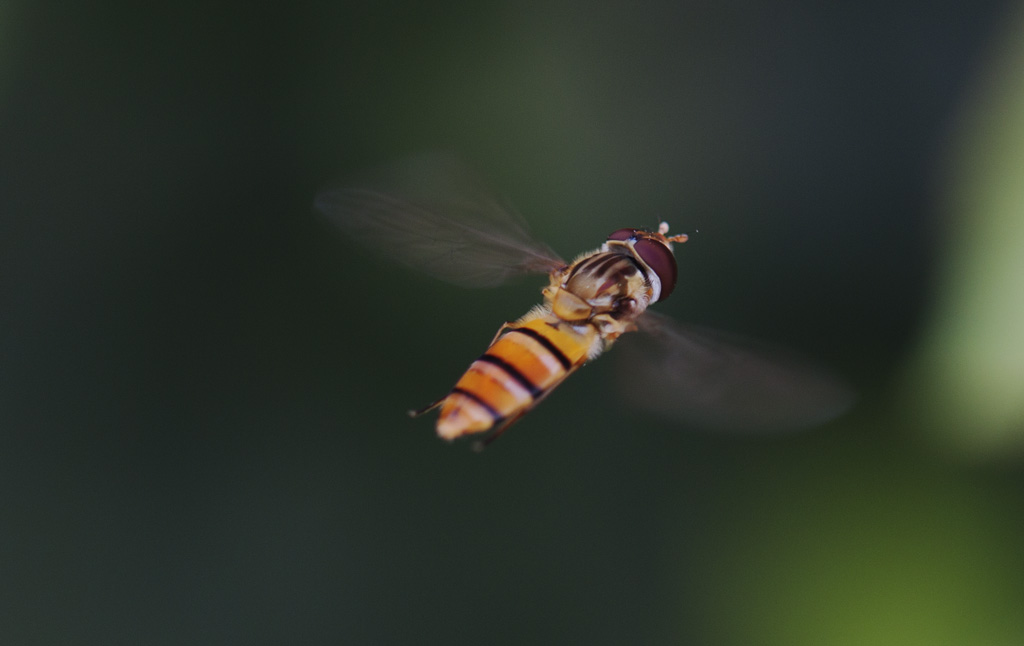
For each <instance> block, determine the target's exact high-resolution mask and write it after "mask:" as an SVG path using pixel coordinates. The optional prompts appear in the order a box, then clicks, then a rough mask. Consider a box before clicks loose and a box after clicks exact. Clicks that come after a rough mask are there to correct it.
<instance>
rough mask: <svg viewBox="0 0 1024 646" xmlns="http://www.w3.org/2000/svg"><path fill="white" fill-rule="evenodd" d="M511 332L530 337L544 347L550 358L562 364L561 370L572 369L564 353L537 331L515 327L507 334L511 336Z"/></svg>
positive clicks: (570, 362)
mask: <svg viewBox="0 0 1024 646" xmlns="http://www.w3.org/2000/svg"><path fill="white" fill-rule="evenodd" d="M512 332H518V333H520V334H525V335H526V336H528V337H530V338H531V339H533V340H534V341H536V342H537V343H539V344H541V345H542V346H544V349H545V350H547V351H548V352H550V353H551V356H553V357H554V358H555V359H558V363H560V364H562V367H563V368H565V369H566V370H568V369H569V368H572V361H569V357H567V356H565V353H564V352H562V351H561V350H559V349H558V346H556V345H555V344H554V343H552V342H551V340H550V339H548V338H547V337H546V336H544V335H543V334H541V333H540V332H538V331H537V330H534V329H532V328H528V327H517V328H513V329H512V330H511V331H510V332H509V334H511V333H512Z"/></svg>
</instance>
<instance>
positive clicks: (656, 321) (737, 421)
mask: <svg viewBox="0 0 1024 646" xmlns="http://www.w3.org/2000/svg"><path fill="white" fill-rule="evenodd" d="M638 324H639V326H640V329H641V332H644V333H643V334H631V335H627V336H624V337H623V338H622V340H621V341H620V342H619V346H617V347H616V350H620V352H619V353H618V354H619V356H620V359H621V360H622V362H623V363H622V364H620V367H621V369H620V370H619V374H620V375H622V380H621V388H622V390H623V392H624V394H625V395H626V396H627V397H628V400H629V401H630V402H631V403H633V404H634V405H638V406H642V407H643V408H644V409H646V410H650V411H652V412H655V413H657V414H660V415H662V416H665V417H668V418H671V419H673V420H678V421H682V422H684V423H686V424H688V425H691V426H695V427H699V428H704V429H709V430H732V431H746V432H777V431H786V430H799V429H802V428H807V427H811V426H815V425H818V424H822V423H824V422H827V421H828V420H830V419H833V418H835V417H837V416H839V415H840V414H842V413H843V412H844V411H846V410H847V409H848V408H849V407H850V406H851V405H852V403H853V401H854V395H853V391H852V390H851V389H850V388H849V387H848V386H847V385H846V384H845V383H843V381H842V380H840V379H839V378H837V377H836V376H835V375H833V374H832V373H831V372H829V371H828V370H827V369H825V368H822V367H820V366H818V365H815V364H814V363H812V362H810V361H807V360H805V359H802V358H800V357H797V356H795V355H793V354H792V353H788V352H786V351H782V350H779V349H776V348H772V347H769V346H767V345H765V344H761V343H758V342H755V341H752V340H750V339H746V338H743V337H741V336H738V335H732V334H727V333H725V332H719V331H715V330H710V329H707V328H701V327H696V326H683V325H680V324H678V323H676V322H675V321H673V320H672V319H670V318H668V317H666V316H662V315H658V314H657V313H655V312H646V313H645V314H644V315H643V316H642V317H641V318H640V321H638Z"/></svg>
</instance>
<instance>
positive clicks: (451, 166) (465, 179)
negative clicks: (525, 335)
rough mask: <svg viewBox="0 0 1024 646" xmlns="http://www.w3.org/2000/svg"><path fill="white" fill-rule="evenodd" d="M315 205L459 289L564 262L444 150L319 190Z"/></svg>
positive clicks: (359, 236)
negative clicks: (351, 182) (358, 180)
mask: <svg viewBox="0 0 1024 646" xmlns="http://www.w3.org/2000/svg"><path fill="white" fill-rule="evenodd" d="M315 207H316V209H317V210H318V211H320V212H321V213H322V214H323V215H324V216H326V217H327V219H328V220H330V221H331V222H332V223H333V224H335V225H336V226H337V227H338V228H339V229H341V231H343V232H344V233H345V234H346V235H348V236H349V237H351V238H353V239H355V240H356V241H358V242H360V243H362V244H364V245H366V246H368V247H370V248H373V249H375V250H377V252H379V253H381V254H383V255H384V256H385V257H389V258H392V259H394V260H397V261H399V262H401V263H403V264H406V265H408V266H410V267H412V268H414V269H419V270H421V271H424V272H426V273H428V274H430V275H432V276H434V277H435V278H439V279H441V280H444V281H447V282H450V283H454V284H456V285H462V286H464V287H493V286H495V285H499V284H501V283H503V282H505V281H506V280H508V279H509V278H512V277H514V276H517V275H521V274H528V273H548V272H550V271H552V270H553V269H557V268H559V267H563V266H565V261H564V260H562V259H561V258H559V257H558V254H556V253H555V252H554V251H552V250H551V249H550V248H549V247H548V246H547V245H545V244H544V243H542V242H539V241H537V240H535V239H534V238H533V237H532V236H531V235H530V233H529V230H528V228H527V226H526V223H525V221H524V220H523V219H522V217H521V216H520V215H519V214H517V213H516V212H515V211H514V210H513V209H512V208H511V207H510V206H508V205H507V204H505V203H503V201H502V200H500V199H498V198H497V197H495V195H494V194H493V193H492V192H490V191H489V190H487V189H486V188H485V187H484V185H483V183H482V182H481V181H480V180H479V179H478V178H477V177H476V176H474V175H473V174H472V173H471V172H470V171H469V170H468V169H467V168H466V167H465V166H464V165H463V164H461V163H460V162H458V161H457V160H456V159H455V158H454V157H452V156H450V155H445V154H427V155H420V156H417V157H414V158H411V159H408V160H406V161H405V162H403V163H400V164H398V165H395V166H393V167H391V168H389V169H388V170H387V171H385V172H383V173H380V174H379V175H378V176H377V177H375V178H372V179H369V180H367V181H366V182H365V183H362V184H360V185H357V186H356V187H336V188H330V189H327V190H325V191H323V192H321V193H320V194H319V195H317V197H316V201H315Z"/></svg>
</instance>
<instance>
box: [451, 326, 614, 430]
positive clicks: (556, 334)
mask: <svg viewBox="0 0 1024 646" xmlns="http://www.w3.org/2000/svg"><path fill="white" fill-rule="evenodd" d="M595 337H596V331H594V330H593V328H591V327H590V326H586V327H585V328H584V330H583V331H580V330H578V329H574V328H572V327H571V326H569V325H567V324H565V323H561V322H558V321H557V320H556V319H553V318H549V317H541V318H536V319H533V320H530V321H527V322H526V323H524V324H522V325H520V326H518V327H514V328H512V329H510V330H509V331H508V332H506V333H505V334H503V335H502V336H500V337H499V338H498V339H497V340H495V342H494V343H492V344H491V347H489V348H488V349H487V352H485V353H484V355H483V356H482V357H480V358H479V359H477V360H476V361H474V362H473V363H472V364H471V365H470V366H469V370H467V371H466V374H464V375H463V376H462V378H461V379H459V381H458V383H456V384H455V387H454V388H453V389H452V391H451V393H450V394H449V395H448V397H446V398H445V400H444V403H443V404H442V407H441V415H440V417H439V418H438V421H437V433H438V435H440V436H441V437H443V438H446V439H454V438H456V437H459V436H460V435H465V434H469V433H480V432H482V431H487V430H489V429H491V428H494V427H501V426H502V425H503V424H506V423H509V422H511V421H513V420H515V419H516V418H517V417H519V416H520V415H522V414H523V413H525V412H526V411H527V410H529V409H530V408H531V407H532V406H533V405H534V404H535V403H536V402H537V401H539V400H540V399H541V398H542V397H544V395H545V394H547V392H548V391H550V389H551V388H553V387H555V386H556V385H558V383H559V382H561V381H562V379H564V378H565V377H566V376H567V375H568V374H569V373H570V372H571V371H572V370H574V369H576V368H577V367H579V366H580V365H582V364H583V362H584V361H585V360H586V358H587V354H588V350H589V348H590V344H591V343H593V341H594V339H595Z"/></svg>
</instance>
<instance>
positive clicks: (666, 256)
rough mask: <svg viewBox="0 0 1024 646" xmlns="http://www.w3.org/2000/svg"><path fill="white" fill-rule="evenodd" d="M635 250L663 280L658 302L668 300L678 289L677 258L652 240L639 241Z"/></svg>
mask: <svg viewBox="0 0 1024 646" xmlns="http://www.w3.org/2000/svg"><path fill="white" fill-rule="evenodd" d="M633 250H634V251H636V254H637V255H638V256H640V258H641V259H642V260H643V261H644V262H645V263H647V266H648V267H650V268H651V269H652V270H653V271H654V273H656V274H658V278H659V279H661V294H660V295H659V296H658V300H659V301H663V300H665V299H666V298H668V295H669V294H671V293H672V290H673V289H675V287H676V275H677V272H678V269H677V268H676V258H675V256H673V255H672V251H671V250H670V249H669V248H668V247H666V246H665V245H663V244H662V243H660V242H658V241H657V240H651V239H650V238H641V239H639V240H637V241H636V242H635V243H634V244H633Z"/></svg>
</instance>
